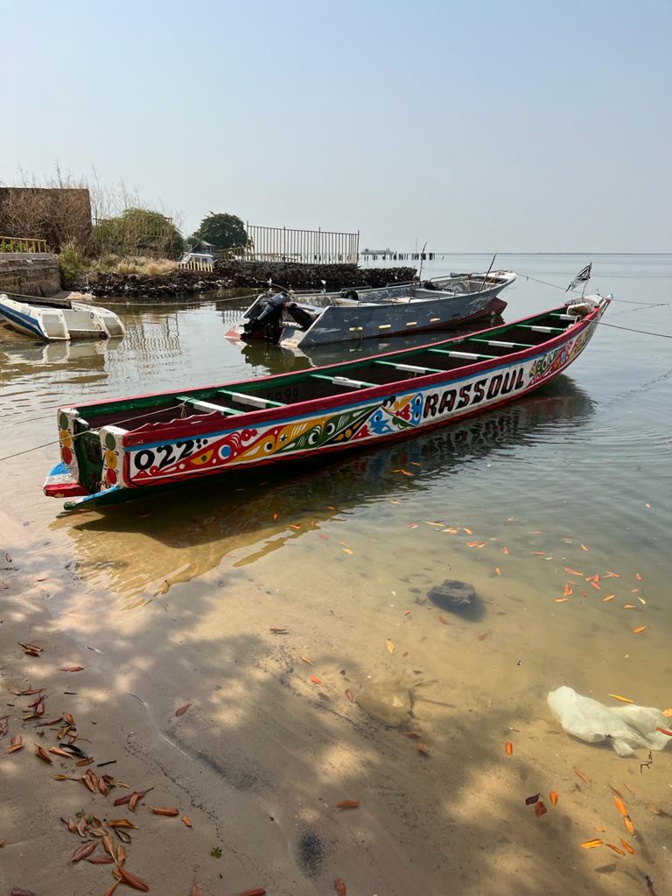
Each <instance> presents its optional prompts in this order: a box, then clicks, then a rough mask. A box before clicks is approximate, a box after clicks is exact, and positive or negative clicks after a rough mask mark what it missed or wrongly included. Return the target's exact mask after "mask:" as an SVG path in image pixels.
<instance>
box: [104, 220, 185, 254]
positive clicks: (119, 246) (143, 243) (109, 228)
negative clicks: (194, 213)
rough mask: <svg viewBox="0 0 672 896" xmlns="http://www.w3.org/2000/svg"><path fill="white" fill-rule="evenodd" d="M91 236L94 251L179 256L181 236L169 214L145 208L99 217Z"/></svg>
mask: <svg viewBox="0 0 672 896" xmlns="http://www.w3.org/2000/svg"><path fill="white" fill-rule="evenodd" d="M93 240H94V245H95V247H96V252H97V254H102V253H105V252H114V253H116V254H119V255H160V256H164V257H165V256H170V257H172V258H175V257H179V256H180V255H181V254H182V252H183V251H184V239H183V237H182V234H181V233H180V231H179V230H178V229H177V227H175V225H174V224H173V222H172V221H171V219H170V218H167V217H166V216H165V215H162V214H161V213H160V212H153V211H150V210H149V209H145V208H127V209H124V211H123V212H122V213H121V215H120V216H119V217H118V218H107V219H105V220H102V221H99V222H98V223H97V224H96V226H95V227H94V231H93Z"/></svg>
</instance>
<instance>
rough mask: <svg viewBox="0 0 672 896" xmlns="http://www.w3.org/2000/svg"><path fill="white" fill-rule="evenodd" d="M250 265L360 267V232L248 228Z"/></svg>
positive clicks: (319, 229) (246, 254) (249, 225)
mask: <svg viewBox="0 0 672 896" xmlns="http://www.w3.org/2000/svg"><path fill="white" fill-rule="evenodd" d="M246 230H247V235H248V239H249V243H248V246H247V248H246V251H245V258H246V259H247V260H248V261H294V262H300V263H303V264H357V261H358V258H359V232H357V233H339V232H337V231H332V230H322V229H321V228H318V229H317V230H294V229H292V228H289V227H261V226H257V225H255V224H247V225H246Z"/></svg>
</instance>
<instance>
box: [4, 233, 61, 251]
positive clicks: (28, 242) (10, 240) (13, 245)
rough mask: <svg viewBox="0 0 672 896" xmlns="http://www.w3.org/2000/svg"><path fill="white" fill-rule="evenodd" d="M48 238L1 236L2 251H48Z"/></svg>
mask: <svg viewBox="0 0 672 896" xmlns="http://www.w3.org/2000/svg"><path fill="white" fill-rule="evenodd" d="M48 251H49V249H48V247H47V241H46V240H35V239H32V238H31V237H23V236H0V252H33V253H45V252H48Z"/></svg>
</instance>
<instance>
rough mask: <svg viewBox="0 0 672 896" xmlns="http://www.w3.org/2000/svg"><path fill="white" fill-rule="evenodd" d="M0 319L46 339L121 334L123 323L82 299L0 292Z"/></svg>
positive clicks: (106, 336)
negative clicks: (25, 298)
mask: <svg viewBox="0 0 672 896" xmlns="http://www.w3.org/2000/svg"><path fill="white" fill-rule="evenodd" d="M0 320H3V321H4V322H5V323H7V324H8V325H9V326H10V327H12V328H13V329H14V330H18V331H19V333H25V334H26V335H28V336H36V337H37V338H38V339H44V340H47V341H48V342H52V341H56V340H58V341H62V340H67V339H108V338H110V337H119V336H123V335H124V333H125V332H126V331H125V329H124V325H123V324H122V322H121V321H120V320H119V318H118V317H117V315H116V314H115V313H114V312H113V311H110V310H109V309H108V308H99V307H98V306H96V305H88V304H87V303H86V302H72V301H69V300H66V301H64V302H59V301H57V300H53V301H50V300H49V299H37V300H35V301H30V302H27V301H25V302H22V301H19V300H18V299H10V297H9V296H8V295H7V294H6V293H0Z"/></svg>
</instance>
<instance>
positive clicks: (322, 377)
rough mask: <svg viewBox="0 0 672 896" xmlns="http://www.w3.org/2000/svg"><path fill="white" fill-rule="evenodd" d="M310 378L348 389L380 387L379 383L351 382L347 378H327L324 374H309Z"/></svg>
mask: <svg viewBox="0 0 672 896" xmlns="http://www.w3.org/2000/svg"><path fill="white" fill-rule="evenodd" d="M310 376H311V377H312V378H313V379H316V380H326V381H327V382H329V383H333V384H334V385H335V386H345V387H346V388H348V389H371V388H373V387H374V386H379V385H380V383H365V382H363V380H352V379H350V377H347V376H329V375H328V374H326V373H311V374H310Z"/></svg>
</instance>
